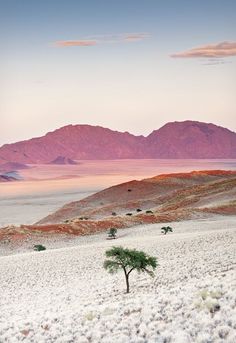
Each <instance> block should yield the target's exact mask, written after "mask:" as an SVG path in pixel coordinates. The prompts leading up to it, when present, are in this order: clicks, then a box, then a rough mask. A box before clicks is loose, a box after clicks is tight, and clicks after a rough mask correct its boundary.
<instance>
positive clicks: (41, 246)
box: [34, 244, 46, 251]
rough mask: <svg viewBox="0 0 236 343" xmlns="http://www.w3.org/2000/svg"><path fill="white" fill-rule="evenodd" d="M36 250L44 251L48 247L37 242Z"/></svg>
mask: <svg viewBox="0 0 236 343" xmlns="http://www.w3.org/2000/svg"><path fill="white" fill-rule="evenodd" d="M34 250H35V251H43V250H46V247H45V246H44V245H42V244H36V245H34Z"/></svg>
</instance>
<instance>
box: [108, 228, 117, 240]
mask: <svg viewBox="0 0 236 343" xmlns="http://www.w3.org/2000/svg"><path fill="white" fill-rule="evenodd" d="M107 234H108V238H111V239H115V238H116V234H117V229H116V228H114V227H112V228H110V230H109V231H108V233H107Z"/></svg>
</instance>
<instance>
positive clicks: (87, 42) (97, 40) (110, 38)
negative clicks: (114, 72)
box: [53, 32, 150, 48]
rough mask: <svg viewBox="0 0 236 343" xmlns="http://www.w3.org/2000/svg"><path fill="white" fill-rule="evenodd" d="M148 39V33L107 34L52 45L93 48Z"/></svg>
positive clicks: (57, 42)
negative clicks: (99, 45)
mask: <svg viewBox="0 0 236 343" xmlns="http://www.w3.org/2000/svg"><path fill="white" fill-rule="evenodd" d="M149 37H150V34H149V33H144V32H139V33H123V34H113V35H112V34H107V35H96V36H91V37H85V38H82V39H78V40H61V41H56V42H54V43H53V46H54V47H59V48H65V47H72V46H79V47H86V46H94V45H97V44H111V43H119V42H120V43H122V42H126V43H131V42H138V41H141V40H144V39H147V38H149Z"/></svg>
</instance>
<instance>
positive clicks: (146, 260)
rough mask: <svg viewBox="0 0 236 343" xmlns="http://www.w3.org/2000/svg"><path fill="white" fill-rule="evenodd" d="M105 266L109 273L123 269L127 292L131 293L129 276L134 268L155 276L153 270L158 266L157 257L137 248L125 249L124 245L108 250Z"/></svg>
mask: <svg viewBox="0 0 236 343" xmlns="http://www.w3.org/2000/svg"><path fill="white" fill-rule="evenodd" d="M106 257H108V258H109V259H107V260H105V262H104V268H105V269H106V270H108V272H109V273H111V274H114V273H117V272H118V270H123V271H124V274H125V281H126V292H127V293H129V276H130V273H131V272H132V271H133V270H137V272H139V273H140V272H146V273H148V274H149V275H150V276H154V272H153V270H155V269H156V267H157V259H156V257H152V256H149V255H147V254H146V253H145V252H143V251H137V250H136V249H132V250H130V249H124V248H122V247H113V248H111V249H109V250H107V251H106Z"/></svg>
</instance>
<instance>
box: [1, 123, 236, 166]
mask: <svg viewBox="0 0 236 343" xmlns="http://www.w3.org/2000/svg"><path fill="white" fill-rule="evenodd" d="M142 158H154V159H158V158H162V159H225V158H236V133H235V132H232V131H230V130H229V129H226V128H223V127H220V126H216V125H214V124H209V123H203V122H197V121H190V120H187V121H183V122H171V123H167V124H165V125H164V126H163V127H161V128H160V129H158V130H154V131H153V132H152V133H151V134H150V135H148V136H147V137H144V136H135V135H133V134H130V133H128V132H118V131H113V130H110V129H108V128H103V127H100V126H91V125H67V126H64V127H62V128H59V129H57V130H55V131H53V132H48V133H47V134H46V135H45V136H42V137H37V138H32V139H29V140H25V141H20V142H16V143H12V144H5V145H3V146H2V147H0V164H5V163H7V162H14V163H23V164H44V163H51V162H52V161H55V160H56V161H57V159H60V160H63V161H70V160H73V161H74V160H94V159H95V160H110V159H142Z"/></svg>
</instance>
